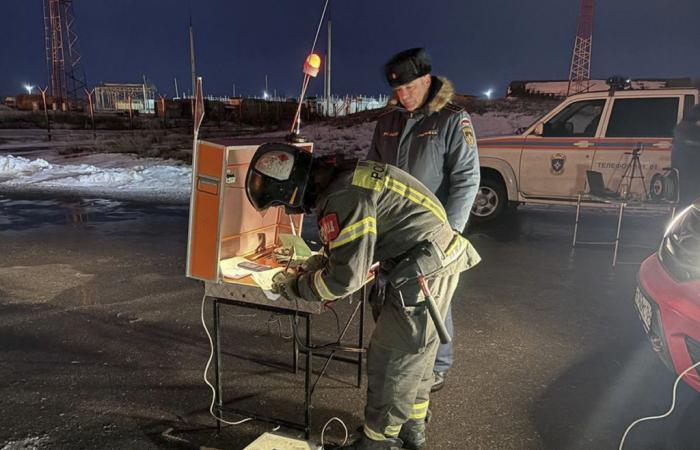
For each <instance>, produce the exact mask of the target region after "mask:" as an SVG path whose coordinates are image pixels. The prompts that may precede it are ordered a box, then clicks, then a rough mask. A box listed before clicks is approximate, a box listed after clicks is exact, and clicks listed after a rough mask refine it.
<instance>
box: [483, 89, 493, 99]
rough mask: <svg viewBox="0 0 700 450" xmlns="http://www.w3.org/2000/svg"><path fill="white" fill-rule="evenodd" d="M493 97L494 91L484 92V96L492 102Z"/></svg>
mask: <svg viewBox="0 0 700 450" xmlns="http://www.w3.org/2000/svg"><path fill="white" fill-rule="evenodd" d="M492 95H493V89H487V90H486V91H484V96H486V98H487V99H489V100H491V96H492Z"/></svg>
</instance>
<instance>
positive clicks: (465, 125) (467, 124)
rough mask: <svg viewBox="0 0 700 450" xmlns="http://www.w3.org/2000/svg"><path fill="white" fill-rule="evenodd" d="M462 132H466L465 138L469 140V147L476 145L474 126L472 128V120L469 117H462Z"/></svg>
mask: <svg viewBox="0 0 700 450" xmlns="http://www.w3.org/2000/svg"><path fill="white" fill-rule="evenodd" d="M461 125H462V134H464V140H465V141H466V142H467V145H468V146H469V147H474V146H475V145H476V137H474V128H472V121H471V120H469V119H462V122H461Z"/></svg>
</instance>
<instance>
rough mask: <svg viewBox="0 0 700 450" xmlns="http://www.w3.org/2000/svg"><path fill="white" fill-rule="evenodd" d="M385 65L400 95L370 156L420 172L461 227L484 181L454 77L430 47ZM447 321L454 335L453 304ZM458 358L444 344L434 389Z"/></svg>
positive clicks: (456, 227) (377, 130) (380, 125)
mask: <svg viewBox="0 0 700 450" xmlns="http://www.w3.org/2000/svg"><path fill="white" fill-rule="evenodd" d="M384 69H385V73H386V79H387V81H388V83H389V85H390V86H391V87H392V88H393V90H394V98H393V99H392V100H391V101H390V105H389V108H388V109H387V111H386V112H385V113H384V114H382V115H381V116H380V117H379V119H378V120H377V126H376V128H375V131H374V137H373V139H372V145H371V147H370V150H369V153H368V155H367V159H370V160H374V161H382V162H386V163H389V164H393V165H395V166H397V167H399V168H401V169H403V170H405V171H406V172H408V173H410V174H411V175H413V176H414V177H416V179H418V181H420V182H421V183H423V184H424V185H425V186H426V187H427V188H428V189H430V191H431V192H433V193H434V194H435V195H436V196H437V198H438V200H440V203H442V205H443V206H444V207H445V210H446V212H447V221H448V222H449V224H450V226H451V227H452V229H454V230H456V231H459V232H461V231H462V230H464V227H465V226H466V224H467V220H468V219H469V212H470V210H471V207H472V203H474V198H475V197H476V194H477V191H478V189H479V181H480V171H479V157H478V153H477V147H476V137H475V134H474V128H473V127H472V123H471V119H470V118H469V114H467V112H466V111H465V110H464V108H462V107H460V106H457V105H455V104H454V103H452V98H453V97H454V88H453V87H452V83H450V81H449V80H447V79H446V78H441V77H436V76H433V75H431V74H430V72H431V69H432V66H431V62H430V57H429V55H428V53H427V52H426V51H425V50H424V49H422V48H412V49H408V50H405V51H403V52H401V53H398V54H396V55H394V56H393V57H392V58H391V59H390V60H389V61H388V62H387V63H386V65H385V67H384ZM445 325H446V326H447V330H448V331H449V333H450V335H453V329H452V328H453V327H452V308H451V307H450V308H449V309H448V310H447V316H446V318H445ZM453 359H454V351H453V345H452V343H451V342H450V343H448V344H442V345H440V348H439V349H438V354H437V357H436V359H435V365H434V367H433V370H434V378H435V380H434V382H433V387H432V390H433V391H436V390H438V389H440V388H442V386H443V384H444V381H445V376H446V374H447V371H448V370H449V369H450V368H451V367H452V363H453Z"/></svg>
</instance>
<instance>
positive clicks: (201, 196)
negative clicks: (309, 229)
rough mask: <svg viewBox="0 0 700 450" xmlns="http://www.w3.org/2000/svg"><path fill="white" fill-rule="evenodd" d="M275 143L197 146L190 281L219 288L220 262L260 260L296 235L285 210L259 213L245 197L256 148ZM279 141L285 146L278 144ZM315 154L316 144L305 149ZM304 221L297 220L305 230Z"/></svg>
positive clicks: (234, 141) (227, 141)
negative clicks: (286, 237)
mask: <svg viewBox="0 0 700 450" xmlns="http://www.w3.org/2000/svg"><path fill="white" fill-rule="evenodd" d="M271 141H275V139H269V138H268V139H262V138H256V139H250V138H249V139H212V140H206V141H204V140H201V141H199V142H198V145H197V148H196V149H195V152H194V155H193V158H192V197H191V200H190V224H189V237H188V242H187V276H188V277H191V278H196V279H199V280H204V281H210V282H219V281H221V276H220V273H219V261H221V260H223V259H227V258H231V257H234V256H245V257H248V256H256V255H262V254H265V253H267V252H270V251H271V250H272V248H273V247H275V246H278V245H280V239H279V235H280V234H281V233H290V232H291V231H292V227H291V221H290V217H289V216H288V215H287V214H285V213H284V211H283V210H282V208H269V209H268V210H267V211H265V212H264V213H260V212H258V211H256V210H255V208H253V206H252V205H251V204H250V202H249V201H248V198H247V197H246V193H245V176H246V173H247V171H248V166H249V163H250V160H251V159H252V157H253V155H254V154H255V151H256V150H257V148H258V147H259V146H260V145H262V144H263V143H265V142H271ZM277 141H280V142H281V140H279V139H277ZM300 145H301V146H303V147H304V148H305V149H307V150H308V151H311V150H312V148H313V144H311V143H304V144H300ZM301 222H302V217H301V216H294V225H295V227H296V230H297V231H298V232H300V230H301Z"/></svg>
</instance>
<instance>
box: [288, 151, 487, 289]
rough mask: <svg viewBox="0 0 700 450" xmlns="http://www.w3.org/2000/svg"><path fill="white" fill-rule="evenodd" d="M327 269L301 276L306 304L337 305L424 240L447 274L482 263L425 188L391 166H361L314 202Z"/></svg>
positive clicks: (343, 174)
mask: <svg viewBox="0 0 700 450" xmlns="http://www.w3.org/2000/svg"><path fill="white" fill-rule="evenodd" d="M315 209H316V211H315V212H316V214H317V216H318V217H319V218H320V219H319V224H318V225H319V230H320V234H321V240H322V241H323V244H324V246H325V250H326V255H327V256H328V263H327V265H326V267H324V268H323V269H321V270H318V271H316V272H313V273H310V274H304V275H302V276H300V277H299V279H298V281H297V287H298V289H299V293H300V294H301V296H302V297H303V298H304V299H306V300H335V299H337V298H340V297H344V296H346V295H348V294H350V293H352V292H355V291H356V290H358V289H359V288H360V287H362V285H364V284H365V283H366V282H367V279H368V274H369V271H370V267H371V266H372V264H373V263H374V262H384V261H387V260H391V259H392V258H397V257H401V256H403V255H404V254H406V253H407V252H408V250H410V249H412V248H413V247H415V246H416V245H417V244H419V243H421V242H423V241H430V242H434V243H435V244H436V245H437V247H438V248H439V249H440V250H441V251H442V257H443V267H444V273H445V274H447V273H450V274H451V273H458V272H460V271H463V270H466V269H467V268H469V267H471V266H473V265H474V264H476V263H477V262H478V261H479V255H478V254H477V253H476V251H475V250H474V249H473V247H472V246H471V244H470V243H469V241H467V240H466V239H465V238H463V237H462V236H461V235H460V234H459V233H456V232H454V231H453V230H452V229H451V227H450V225H449V224H448V222H447V215H446V213H445V210H444V209H443V207H442V206H441V205H440V202H439V201H438V199H437V198H436V197H435V196H434V195H433V194H432V193H431V192H430V191H429V190H428V189H426V187H425V186H423V185H422V184H421V183H419V182H418V181H417V180H416V179H415V178H413V177H412V176H410V175H409V174H407V173H406V172H404V171H402V170H400V169H398V168H396V167H393V166H390V165H388V164H383V163H378V162H374V161H359V162H358V163H357V166H356V168H355V169H354V170H344V171H340V172H338V173H337V174H336V176H335V177H334V179H333V181H332V182H331V184H330V185H329V186H328V187H327V188H326V189H325V190H324V192H322V193H320V194H319V197H318V198H317V200H316V208H315Z"/></svg>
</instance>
